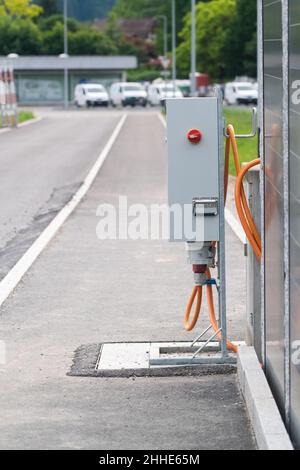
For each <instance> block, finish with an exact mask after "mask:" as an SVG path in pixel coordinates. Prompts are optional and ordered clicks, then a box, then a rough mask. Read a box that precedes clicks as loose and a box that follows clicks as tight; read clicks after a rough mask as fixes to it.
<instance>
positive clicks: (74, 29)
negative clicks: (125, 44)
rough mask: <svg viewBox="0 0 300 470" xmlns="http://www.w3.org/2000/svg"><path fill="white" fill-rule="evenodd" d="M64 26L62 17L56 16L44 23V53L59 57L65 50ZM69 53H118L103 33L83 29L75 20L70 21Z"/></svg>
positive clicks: (88, 28) (91, 29)
mask: <svg viewBox="0 0 300 470" xmlns="http://www.w3.org/2000/svg"><path fill="white" fill-rule="evenodd" d="M63 38H64V25H63V21H62V17H61V15H58V16H56V15H54V16H52V17H49V18H47V19H45V20H43V22H42V44H43V53H44V54H49V55H59V54H61V53H62V50H63V43H64V42H63ZM68 40H69V53H70V54H71V55H98V54H99V55H108V54H116V53H117V52H118V51H117V49H116V47H115V45H114V43H113V42H112V41H111V39H110V38H109V37H108V36H107V35H104V34H103V33H101V32H99V31H97V30H95V29H93V28H90V27H82V26H81V25H80V23H78V22H77V21H76V20H74V19H73V18H71V19H69V31H68Z"/></svg>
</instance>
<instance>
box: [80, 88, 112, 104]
mask: <svg viewBox="0 0 300 470" xmlns="http://www.w3.org/2000/svg"><path fill="white" fill-rule="evenodd" d="M74 95H75V104H76V106H78V107H79V108H81V107H88V108H89V107H90V106H106V107H107V106H109V95H108V93H107V91H106V89H105V88H104V86H103V85H100V84H99V83H84V84H80V85H77V86H76V88H75V92H74Z"/></svg>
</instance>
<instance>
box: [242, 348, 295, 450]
mask: <svg viewBox="0 0 300 470" xmlns="http://www.w3.org/2000/svg"><path fill="white" fill-rule="evenodd" d="M238 380H239V385H240V388H241V391H242V394H243V396H244V399H245V402H246V406H247V409H248V412H249V416H250V420H251V424H252V426H253V429H254V433H255V437H256V441H257V446H258V449H259V450H285V451H290V450H294V448H293V445H292V443H291V440H290V438H289V436H288V433H287V431H286V428H285V426H284V423H283V420H282V418H281V415H280V413H279V410H278V407H277V404H276V402H275V399H274V397H273V394H272V392H271V389H270V387H269V384H268V382H267V379H266V377H265V374H264V372H263V370H262V368H261V365H260V363H259V361H258V358H257V355H256V353H255V350H254V348H253V347H249V346H240V347H239V349H238Z"/></svg>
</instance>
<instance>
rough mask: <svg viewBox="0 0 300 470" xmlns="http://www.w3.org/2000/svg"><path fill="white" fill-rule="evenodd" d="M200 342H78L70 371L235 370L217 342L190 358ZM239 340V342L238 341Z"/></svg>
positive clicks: (183, 373) (110, 373) (175, 373)
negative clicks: (219, 349) (223, 355)
mask: <svg viewBox="0 0 300 470" xmlns="http://www.w3.org/2000/svg"><path fill="white" fill-rule="evenodd" d="M202 344H203V343H197V344H196V345H195V346H194V347H193V348H191V343H186V342H179V343H178V342H161V343H150V342H145V343H103V344H94V345H86V346H81V347H80V348H79V349H78V350H77V351H76V352H75V357H74V362H73V365H72V368H71V371H70V373H69V375H71V376H81V377H82V376H94V377H133V376H135V377H145V376H149V377H153V376H154V377H169V376H186V375H189V376H194V375H212V374H213V375H214V374H227V373H229V374H230V373H235V372H236V365H235V363H234V361H235V358H233V357H232V358H230V359H231V360H228V361H227V362H226V363H222V360H221V356H220V353H218V352H217V353H216V352H215V350H216V344H218V343H209V345H208V347H207V349H206V352H205V354H203V355H202V356H201V357H200V358H197V359H195V360H191V357H192V354H193V353H194V352H195V351H196V350H197V349H198V348H199V347H200V346H201V345H202ZM239 344H241V343H237V345H239ZM168 356H169V357H168ZM178 359H179V361H178ZM159 360H160V362H159ZM174 361H175V362H174ZM201 361H202V362H201ZM153 364H154V365H153ZM157 364H158V365H157Z"/></svg>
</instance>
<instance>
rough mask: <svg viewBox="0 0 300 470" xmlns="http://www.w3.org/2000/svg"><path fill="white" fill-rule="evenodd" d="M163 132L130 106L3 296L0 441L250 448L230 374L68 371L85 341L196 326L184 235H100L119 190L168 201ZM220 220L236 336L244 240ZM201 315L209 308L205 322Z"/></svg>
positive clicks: (149, 336)
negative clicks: (92, 176)
mask: <svg viewBox="0 0 300 470" xmlns="http://www.w3.org/2000/svg"><path fill="white" fill-rule="evenodd" d="M109 118H110V116H109V115H107V119H109ZM80 122H81V121H80ZM45 124H46V123H45ZM74 125H75V124H74ZM164 136H165V130H164V128H163V126H162V124H161V123H160V122H159V119H158V118H157V116H156V115H155V114H154V113H153V112H152V113H151V112H140V113H138V112H133V113H130V115H129V117H128V119H127V121H126V123H125V125H124V127H123V129H122V131H121V132H120V135H119V137H118V139H117V141H116V143H115V145H114V146H113V148H112V151H111V152H110V154H109V156H108V158H107V160H106V161H105V163H104V165H103V167H102V168H101V171H100V172H99V175H98V177H97V178H96V180H95V183H94V184H93V187H92V188H91V190H90V191H89V193H88V195H87V196H86V197H85V199H84V201H82V203H81V204H80V205H79V206H78V207H77V209H76V210H75V211H74V213H73V214H72V216H71V217H70V218H69V219H68V220H67V222H66V223H65V225H64V226H63V227H62V229H61V230H60V231H59V233H58V234H57V235H56V237H55V238H54V239H53V241H52V242H51V243H50V244H49V245H48V246H47V248H46V249H45V251H44V252H43V253H42V255H41V256H40V257H39V258H38V260H37V261H36V262H35V263H34V265H33V266H32V268H31V269H30V271H29V272H28V273H27V274H26V275H25V276H24V278H23V280H22V282H21V283H20V285H19V286H18V287H17V289H16V290H15V292H14V294H13V295H12V296H11V297H10V298H9V299H8V300H7V301H6V302H5V304H4V305H3V306H2V309H1V322H0V340H2V341H3V342H4V343H3V344H5V347H6V355H7V362H6V364H5V365H4V366H0V408H1V422H0V448H2V449H32V448H33V449H98V450H99V449H103V450H104V449H153V450H154V449H194V450H197V449H198V450H201V449H214V450H216V449H253V448H255V442H254V441H253V436H252V433H251V428H250V424H249V420H248V417H247V414H246V410H245V407H244V403H243V400H242V397H241V395H240V392H239V390H238V386H237V383H236V377H235V375H231V376H227V375H219V376H205V377H177V378H172V377H169V378H137V379H135V378H133V379H95V378H91V377H70V376H68V375H67V374H68V372H69V371H70V368H71V366H72V361H73V357H74V351H75V350H76V349H77V348H78V347H80V346H82V345H87V344H95V343H102V342H118V341H137V342H139V341H171V340H183V341H189V340H191V339H192V338H194V336H195V335H196V332H194V333H193V334H190V333H187V332H185V331H184V329H183V312H184V308H185V305H186V301H187V297H188V296H189V294H190V291H191V288H192V273H191V268H190V266H189V265H187V263H186V254H185V249H184V246H183V245H182V244H181V243H179V244H176V243H174V244H171V243H168V242H167V241H161V240H159V241H155V240H153V241H150V240H149V241H148V240H138V241H133V240H107V241H101V240H98V239H97V237H96V227H97V224H98V222H99V218H98V217H97V215H96V210H97V207H98V205H99V204H101V203H109V204H118V196H119V194H122V195H127V196H128V198H129V203H137V202H138V203H143V204H146V205H147V206H148V205H149V204H151V203H163V202H166V197H167V194H166V193H167V191H166V190H167V164H166V163H167V161H166V146H165V143H164ZM67 147H68V146H67V145H66V148H67ZM228 230H229V231H228V252H227V255H228V256H227V257H228V261H229V262H230V275H229V276H228V284H229V286H228V287H229V290H228V307H229V308H228V311H229V330H230V333H231V338H232V339H233V340H235V339H242V338H243V332H244V328H243V318H244V317H243V315H244V311H243V307H241V303H242V302H243V297H244V296H243V295H242V293H243V292H244V291H245V279H244V276H243V274H242V272H244V271H245V269H244V259H243V257H242V252H243V246H242V244H241V243H240V241H239V240H238V239H237V238H236V237H235V235H234V234H233V233H232V232H231V231H230V229H228ZM204 304H205V305H206V302H204ZM207 322H208V316H207V309H206V307H205V308H204V309H203V312H202V316H201V325H202V326H204V325H206V326H207ZM199 330H200V326H199V328H198V329H197V332H198V331H199Z"/></svg>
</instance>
